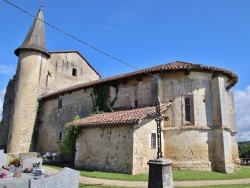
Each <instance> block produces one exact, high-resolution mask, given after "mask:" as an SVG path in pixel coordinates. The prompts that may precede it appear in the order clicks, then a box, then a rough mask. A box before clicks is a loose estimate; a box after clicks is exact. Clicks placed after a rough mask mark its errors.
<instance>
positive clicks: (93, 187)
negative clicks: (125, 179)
mask: <svg viewBox="0 0 250 188" xmlns="http://www.w3.org/2000/svg"><path fill="white" fill-rule="evenodd" d="M79 187H85V188H125V187H118V186H104V185H88V184H81V183H80V184H79Z"/></svg>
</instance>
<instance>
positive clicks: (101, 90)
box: [91, 82, 119, 114]
mask: <svg viewBox="0 0 250 188" xmlns="http://www.w3.org/2000/svg"><path fill="white" fill-rule="evenodd" d="M118 85H119V83H118V82H116V83H113V84H112V85H110V86H112V87H114V88H115V89H116V96H115V98H114V99H113V100H112V101H111V102H110V104H109V103H108V102H109V100H108V99H109V96H110V86H109V85H95V86H94V88H93V93H91V97H92V101H93V114H100V113H103V112H113V111H114V110H113V106H114V104H115V101H116V100H117V94H118V92H119V88H118Z"/></svg>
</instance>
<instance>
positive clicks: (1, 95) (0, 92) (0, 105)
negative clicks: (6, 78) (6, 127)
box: [0, 89, 6, 120]
mask: <svg viewBox="0 0 250 188" xmlns="http://www.w3.org/2000/svg"><path fill="white" fill-rule="evenodd" d="M5 92H6V89H2V90H0V120H2V112H3V100H4V95H5Z"/></svg>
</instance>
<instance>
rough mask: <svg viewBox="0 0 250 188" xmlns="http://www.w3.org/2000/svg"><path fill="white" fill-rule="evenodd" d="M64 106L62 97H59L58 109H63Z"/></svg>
mask: <svg viewBox="0 0 250 188" xmlns="http://www.w3.org/2000/svg"><path fill="white" fill-rule="evenodd" d="M61 108H62V99H59V100H58V109H61Z"/></svg>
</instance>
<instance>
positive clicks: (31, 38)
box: [14, 7, 49, 56]
mask: <svg viewBox="0 0 250 188" xmlns="http://www.w3.org/2000/svg"><path fill="white" fill-rule="evenodd" d="M43 20H44V19H43V10H42V7H41V8H40V9H39V11H38V13H37V15H36V18H35V20H34V22H33V24H32V25H31V27H30V30H29V32H28V34H27V35H26V38H25V39H24V41H23V44H22V45H21V46H20V47H19V48H17V49H16V50H15V51H14V53H15V54H16V56H19V53H20V50H23V49H26V50H36V51H39V52H42V53H43V54H45V55H47V56H49V54H48V53H47V50H46V41H45V29H44V22H43Z"/></svg>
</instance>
